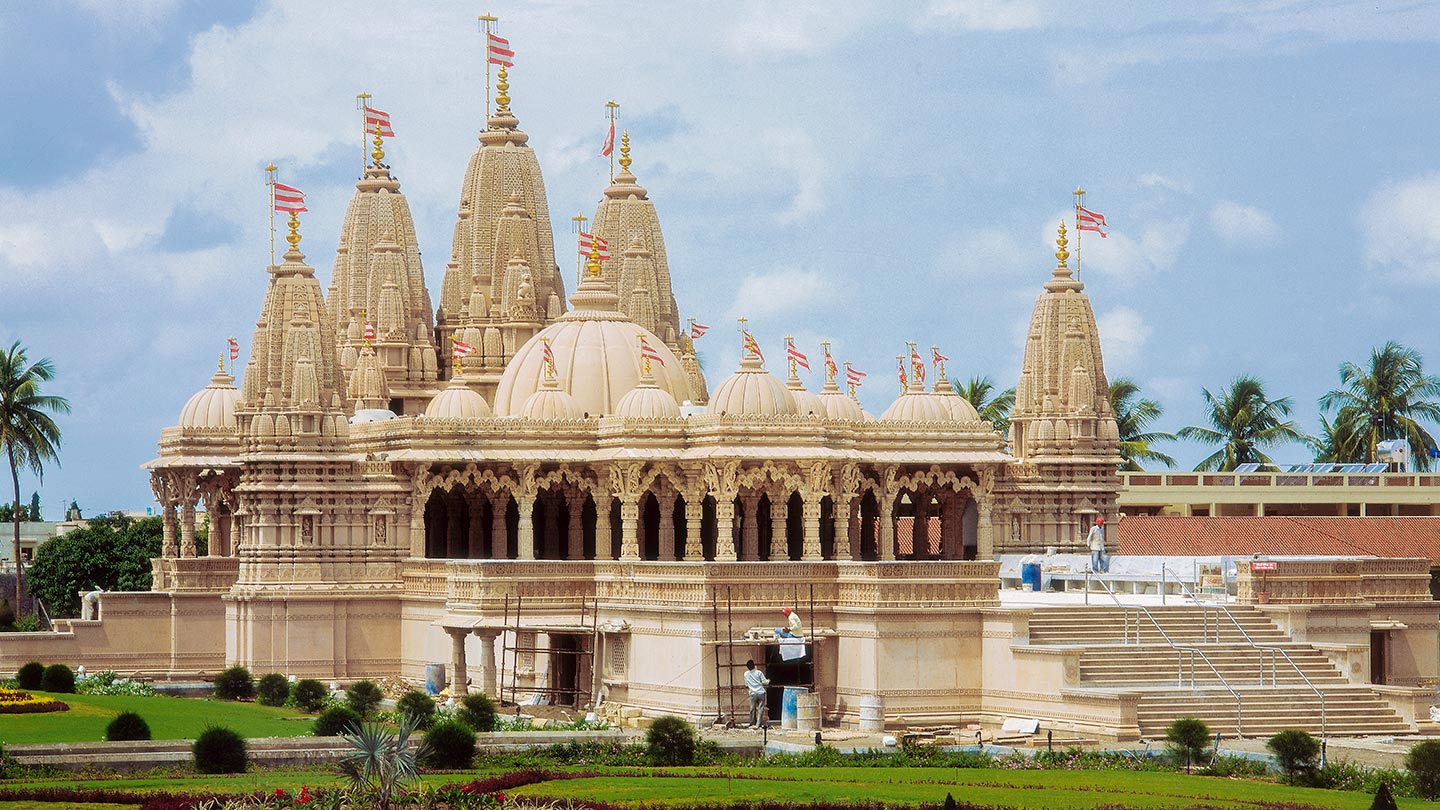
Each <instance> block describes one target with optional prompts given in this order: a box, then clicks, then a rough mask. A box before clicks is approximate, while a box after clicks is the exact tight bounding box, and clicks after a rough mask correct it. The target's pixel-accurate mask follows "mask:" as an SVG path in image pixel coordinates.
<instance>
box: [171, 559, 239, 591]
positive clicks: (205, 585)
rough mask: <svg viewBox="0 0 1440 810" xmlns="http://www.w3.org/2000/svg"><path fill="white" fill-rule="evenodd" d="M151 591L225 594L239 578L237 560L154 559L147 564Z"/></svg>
mask: <svg viewBox="0 0 1440 810" xmlns="http://www.w3.org/2000/svg"><path fill="white" fill-rule="evenodd" d="M150 570H151V573H152V575H153V581H152V584H151V586H150V590H152V591H161V592H166V593H224V592H226V591H228V590H230V588H231V586H233V585H234V584H235V580H236V579H237V578H238V577H239V576H240V559H239V558H238V557H156V558H154V559H152V560H151V561H150Z"/></svg>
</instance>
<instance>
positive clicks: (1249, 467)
mask: <svg viewBox="0 0 1440 810" xmlns="http://www.w3.org/2000/svg"><path fill="white" fill-rule="evenodd" d="M1258 469H1260V465H1259V464H1253V463H1252V464H1241V465H1240V466H1239V467H1236V468H1235V472H1237V473H1250V472H1255V471H1256V470H1258Z"/></svg>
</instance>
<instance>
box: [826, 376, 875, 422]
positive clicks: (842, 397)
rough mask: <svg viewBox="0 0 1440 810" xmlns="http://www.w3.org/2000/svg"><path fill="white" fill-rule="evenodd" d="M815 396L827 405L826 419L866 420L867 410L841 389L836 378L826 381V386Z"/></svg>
mask: <svg viewBox="0 0 1440 810" xmlns="http://www.w3.org/2000/svg"><path fill="white" fill-rule="evenodd" d="M815 398H816V399H818V400H820V403H821V404H822V405H824V406H825V418H826V419H838V420H841V421H846V422H864V421H865V412H864V411H863V410H861V409H860V403H858V402H856V401H855V400H853V399H851V398H850V396H849V395H848V394H846V393H845V392H844V391H841V390H840V387H839V386H837V385H836V384H835V381H834V380H830V381H829V382H827V383H825V387H824V388H821V389H820V393H818V394H816V395H815Z"/></svg>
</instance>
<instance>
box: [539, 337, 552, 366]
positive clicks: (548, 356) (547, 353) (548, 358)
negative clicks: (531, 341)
mask: <svg viewBox="0 0 1440 810" xmlns="http://www.w3.org/2000/svg"><path fill="white" fill-rule="evenodd" d="M540 345H541V346H543V347H544V354H543V355H542V358H541V359H542V360H543V361H544V362H545V373H546V374H554V373H555V352H553V351H551V350H550V341H548V340H546V341H545V342H543V343H541V344H540Z"/></svg>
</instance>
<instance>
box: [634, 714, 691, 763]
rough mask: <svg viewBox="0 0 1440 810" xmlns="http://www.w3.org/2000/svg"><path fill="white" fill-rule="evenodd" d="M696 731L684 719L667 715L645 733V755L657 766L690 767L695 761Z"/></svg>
mask: <svg viewBox="0 0 1440 810" xmlns="http://www.w3.org/2000/svg"><path fill="white" fill-rule="evenodd" d="M697 744H698V743H697V740H696V738H695V729H694V728H692V727H691V725H690V724H689V723H687V722H686V721H685V718H683V717H676V716H675V715H673V714H667V715H665V716H664V717H660V718H657V719H656V720H655V724H654V725H652V726H650V728H649V730H647V731H646V732H645V753H646V754H647V755H648V756H649V757H650V761H651V762H653V763H655V764H656V765H690V764H692V763H693V762H694V761H695V747H696V745H697Z"/></svg>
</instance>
